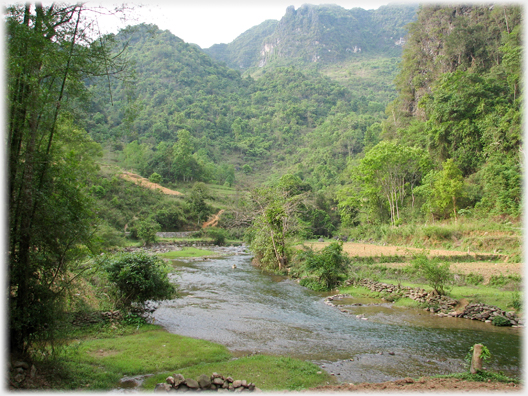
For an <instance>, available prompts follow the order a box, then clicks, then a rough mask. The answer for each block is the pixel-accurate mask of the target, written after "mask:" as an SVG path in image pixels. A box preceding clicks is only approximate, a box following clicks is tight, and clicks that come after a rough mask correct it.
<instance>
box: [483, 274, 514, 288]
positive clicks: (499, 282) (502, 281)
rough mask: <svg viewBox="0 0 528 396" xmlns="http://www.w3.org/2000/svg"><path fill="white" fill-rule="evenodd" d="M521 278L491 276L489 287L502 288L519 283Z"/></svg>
mask: <svg viewBox="0 0 528 396" xmlns="http://www.w3.org/2000/svg"><path fill="white" fill-rule="evenodd" d="M521 280H522V278H521V277H520V276H519V275H506V276H504V275H491V277H490V280H489V282H488V285H489V286H493V287H504V286H506V285H508V284H510V283H520V282H521Z"/></svg>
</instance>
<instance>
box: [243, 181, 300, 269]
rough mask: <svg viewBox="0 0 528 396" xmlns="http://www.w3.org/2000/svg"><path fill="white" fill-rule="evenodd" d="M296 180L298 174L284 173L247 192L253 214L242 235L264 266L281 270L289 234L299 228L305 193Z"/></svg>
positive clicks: (287, 254) (288, 253) (288, 256)
mask: <svg viewBox="0 0 528 396" xmlns="http://www.w3.org/2000/svg"><path fill="white" fill-rule="evenodd" d="M297 182H300V179H299V178H297V179H296V178H295V177H292V175H284V176H283V177H282V178H281V179H280V180H279V182H278V183H277V186H274V187H264V188H256V189H254V190H253V191H252V192H251V195H250V199H251V201H252V204H253V205H252V209H251V210H252V211H254V212H255V217H254V219H253V221H252V224H251V226H250V228H249V230H248V231H247V234H246V237H247V238H248V240H249V242H250V248H251V250H252V251H253V252H254V253H255V260H256V261H257V263H258V264H259V265H262V266H263V267H265V268H268V269H271V270H279V271H283V270H284V269H286V267H287V265H288V264H289V262H290V261H291V257H292V250H291V246H290V245H291V240H290V238H291V237H292V236H293V235H295V234H296V233H297V232H298V231H299V230H300V224H299V217H300V208H301V206H302V202H303V199H304V197H305V194H304V193H301V192H300V191H301V190H300V185H299V184H298V183H297ZM301 186H302V184H301Z"/></svg>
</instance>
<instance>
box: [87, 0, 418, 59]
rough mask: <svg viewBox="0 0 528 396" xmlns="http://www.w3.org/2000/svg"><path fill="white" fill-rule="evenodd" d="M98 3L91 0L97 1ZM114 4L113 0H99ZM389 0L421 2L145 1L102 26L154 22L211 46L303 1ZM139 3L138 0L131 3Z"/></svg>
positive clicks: (111, 28)
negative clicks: (124, 17) (125, 16)
mask: <svg viewBox="0 0 528 396" xmlns="http://www.w3.org/2000/svg"><path fill="white" fill-rule="evenodd" d="M94 3H98V2H90V1H88V5H89V4H94ZM99 3H102V4H103V5H106V6H107V7H111V6H112V4H114V3H113V2H104V1H103V2H99ZM389 3H399V4H402V3H417V1H411V0H402V1H396V2H395V1H387V0H385V1H384V0H327V1H316V0H314V1H310V0H304V1H296V0H266V1H260V0H259V1H241V0H217V1H212V0H175V1H144V2H143V6H141V7H137V6H136V8H135V10H134V11H133V12H131V13H130V15H131V16H132V17H133V19H130V20H128V21H127V22H126V23H122V22H121V21H120V20H119V19H118V18H115V17H109V18H105V17H101V16H99V17H98V19H99V25H100V27H101V30H103V32H104V33H117V31H118V29H119V28H122V27H124V26H126V25H136V24H138V23H141V22H146V23H154V24H156V25H158V27H159V28H160V29H163V30H165V29H167V30H169V31H170V32H171V33H173V34H174V35H175V36H177V37H179V38H181V39H182V40H184V41H185V42H187V43H194V44H198V45H199V46H200V47H202V48H209V47H210V46H211V45H213V44H219V43H230V42H231V41H233V40H234V39H235V38H236V37H238V36H239V35H241V34H242V33H244V32H245V31H246V30H248V29H250V28H252V27H253V26H256V25H259V24H260V23H262V22H264V21H265V20H267V19H276V20H280V19H281V18H282V17H283V16H284V14H285V13H286V8H287V7H288V6H290V5H293V6H294V7H295V9H298V8H299V7H300V6H301V5H303V4H337V5H340V6H342V7H343V8H346V9H351V8H355V7H359V8H363V9H366V10H368V9H377V8H378V7H379V6H381V5H387V4H389ZM128 4H130V5H134V4H136V5H139V4H141V3H140V2H139V1H138V2H133V3H132V2H131V3H128Z"/></svg>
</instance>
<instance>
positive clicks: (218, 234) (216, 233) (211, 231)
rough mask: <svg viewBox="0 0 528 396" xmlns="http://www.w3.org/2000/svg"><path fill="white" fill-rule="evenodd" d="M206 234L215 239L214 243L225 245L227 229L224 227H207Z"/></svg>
mask: <svg viewBox="0 0 528 396" xmlns="http://www.w3.org/2000/svg"><path fill="white" fill-rule="evenodd" d="M206 234H207V236H208V237H209V238H211V239H212V240H213V243H214V244H215V245H218V246H223V245H225V242H226V240H227V231H226V230H224V229H223V228H217V227H211V228H207V230H206Z"/></svg>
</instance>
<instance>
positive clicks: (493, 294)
mask: <svg viewBox="0 0 528 396" xmlns="http://www.w3.org/2000/svg"><path fill="white" fill-rule="evenodd" d="M378 282H382V283H388V284H398V283H400V284H401V285H402V286H409V287H413V288H417V287H419V288H422V289H425V290H426V291H431V290H432V288H431V287H430V286H429V285H427V284H426V283H419V282H416V281H405V280H395V279H392V278H380V279H379V280H378ZM339 292H340V293H346V294H350V295H351V296H354V297H379V293H378V292H374V291H371V290H370V289H367V288H366V287H363V286H359V287H355V286H347V287H342V288H339ZM514 293H515V291H508V290H503V289H501V288H496V287H491V286H484V285H479V286H474V285H463V286H452V288H451V289H449V292H448V295H449V296H450V297H452V298H454V299H456V300H461V299H465V300H467V301H468V302H470V303H484V304H489V305H494V306H497V307H499V308H500V309H502V310H504V311H512V310H514V309H513V307H512V305H513V304H512V301H513V299H514ZM395 306H399V307H404V306H405V307H419V306H420V304H419V303H418V302H416V301H414V300H411V299H409V298H402V299H399V300H397V301H396V303H395Z"/></svg>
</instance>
